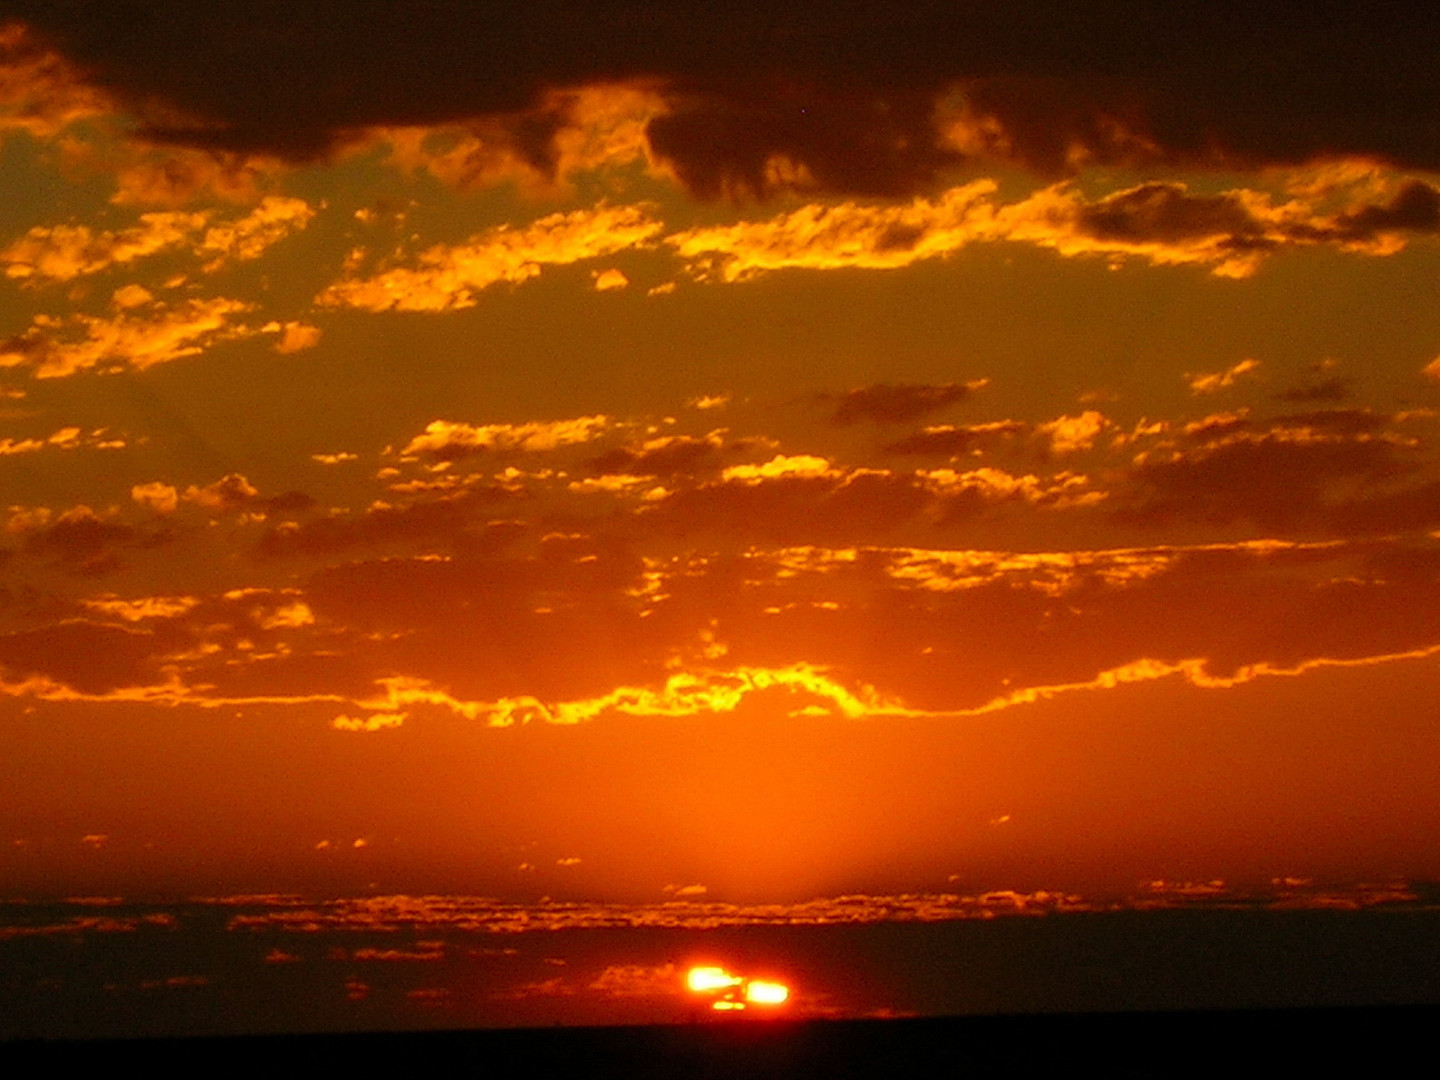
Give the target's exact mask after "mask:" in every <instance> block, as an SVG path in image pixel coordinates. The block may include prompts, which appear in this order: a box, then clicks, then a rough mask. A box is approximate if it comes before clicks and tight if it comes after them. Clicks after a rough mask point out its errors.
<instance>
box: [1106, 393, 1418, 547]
mask: <svg viewBox="0 0 1440 1080" xmlns="http://www.w3.org/2000/svg"><path fill="white" fill-rule="evenodd" d="M1390 420H1391V418H1388V417H1383V416H1379V415H1376V414H1373V413H1370V412H1368V411H1366V410H1349V409H1339V410H1327V411H1322V412H1317V413H1297V414H1290V415H1288V416H1282V417H1276V418H1274V419H1273V420H1272V421H1270V422H1269V423H1268V424H1267V425H1260V424H1257V423H1254V422H1252V421H1250V420H1248V419H1246V418H1245V417H1244V416H1234V415H1220V416H1216V417H1209V418H1207V419H1206V420H1204V421H1201V422H1197V423H1196V424H1192V425H1190V427H1189V428H1187V435H1188V436H1189V438H1190V439H1191V440H1192V441H1193V442H1196V443H1198V444H1199V445H1196V446H1192V447H1187V448H1183V449H1182V448H1178V447H1171V448H1159V449H1157V450H1155V451H1152V452H1147V453H1144V454H1141V455H1139V456H1138V457H1137V459H1136V463H1135V465H1134V467H1133V468H1132V469H1131V470H1130V474H1129V481H1130V489H1129V491H1128V492H1127V494H1126V496H1125V497H1124V498H1123V499H1121V500H1120V502H1119V504H1118V505H1117V512H1118V513H1120V514H1121V515H1122V516H1124V517H1132V516H1133V517H1134V518H1135V519H1136V520H1140V521H1147V522H1150V523H1158V522H1162V521H1202V522H1208V523H1211V524H1225V523H1234V522H1239V521H1249V522H1252V523H1254V524H1255V525H1258V526H1259V527H1261V528H1264V529H1273V530H1279V531H1281V532H1282V533H1283V532H1284V531H1286V530H1291V529H1297V528H1298V529H1305V528H1316V527H1328V528H1332V529H1333V528H1339V527H1343V529H1344V531H1346V532H1349V531H1352V530H1355V529H1357V528H1359V529H1360V530H1361V531H1364V529H1365V526H1364V525H1363V524H1362V523H1363V522H1364V521H1365V519H1366V517H1367V516H1368V515H1367V514H1366V513H1365V508H1366V507H1369V508H1370V510H1371V511H1374V512H1375V513H1381V511H1382V510H1383V509H1384V508H1385V507H1387V506H1388V507H1390V510H1389V513H1396V512H1400V508H1401V505H1402V504H1403V503H1405V502H1407V501H1413V500H1415V499H1418V500H1420V501H1419V502H1414V505H1410V506H1407V507H1406V508H1405V509H1404V511H1403V513H1402V514H1401V516H1402V518H1406V519H1408V523H1407V524H1406V527H1410V528H1414V527H1420V526H1423V525H1424V523H1426V522H1440V511H1436V510H1434V509H1433V508H1432V510H1431V511H1430V512H1428V513H1426V512H1424V510H1423V509H1422V506H1421V502H1423V497H1424V496H1423V493H1424V492H1425V491H1427V490H1428V488H1427V487H1426V486H1424V485H1422V486H1418V487H1415V486H1412V483H1411V482H1412V480H1413V478H1414V476H1415V473H1416V468H1417V463H1416V461H1415V459H1414V455H1413V451H1412V448H1411V444H1412V443H1413V440H1412V439H1410V438H1408V437H1406V436H1404V435H1401V434H1398V433H1394V432H1388V431H1382V430H1381V428H1383V427H1385V426H1386V425H1387V424H1388V423H1389V422H1390ZM1407 490H1409V491H1410V492H1411V496H1410V497H1409V498H1408V499H1407V498H1406V497H1405V496H1404V492H1405V491H1407ZM1397 499H1398V500H1400V501H1399V502H1397V501H1396V500H1397ZM1384 516H1385V514H1381V517H1380V518H1376V519H1375V524H1379V522H1380V521H1381V520H1382V519H1383V518H1384ZM1395 524H1399V522H1398V521H1397V522H1395Z"/></svg>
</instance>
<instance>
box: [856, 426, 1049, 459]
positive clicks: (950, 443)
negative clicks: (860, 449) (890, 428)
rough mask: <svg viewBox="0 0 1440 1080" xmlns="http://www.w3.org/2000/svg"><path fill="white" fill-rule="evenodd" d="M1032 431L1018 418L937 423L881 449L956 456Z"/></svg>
mask: <svg viewBox="0 0 1440 1080" xmlns="http://www.w3.org/2000/svg"><path fill="white" fill-rule="evenodd" d="M1029 431H1030V425H1029V424H1026V423H1022V422H1021V421H1019V420H994V421H991V422H989V423H985V424H970V425H968V426H966V427H955V426H953V425H950V424H937V425H935V426H932V427H927V428H925V430H924V431H922V432H920V433H919V434H916V435H907V436H905V437H904V438H903V439H897V440H896V441H895V442H893V443H888V444H887V445H886V446H884V447H883V448H882V449H883V450H884V451H885V452H886V453H888V454H901V455H905V456H914V457H927V456H928V457H955V456H958V455H960V454H970V453H979V452H980V451H982V450H985V449H988V448H989V447H991V446H994V445H996V444H998V443H1001V442H1004V441H1005V440H1007V439H1010V438H1013V437H1015V436H1019V435H1024V434H1026V433H1028V432H1029Z"/></svg>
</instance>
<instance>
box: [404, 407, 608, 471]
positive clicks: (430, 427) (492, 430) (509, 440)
mask: <svg viewBox="0 0 1440 1080" xmlns="http://www.w3.org/2000/svg"><path fill="white" fill-rule="evenodd" d="M612 426H614V421H613V420H612V419H611V418H610V417H608V416H604V415H602V414H596V415H594V416H578V417H576V418H575V419H573V420H548V421H547V420H536V421H529V422H526V423H521V424H483V425H479V426H475V425H472V424H464V423H455V422H452V421H449V420H432V421H431V422H430V423H429V424H427V425H425V432H424V434H421V435H417V436H415V437H414V438H413V439H411V440H410V441H409V442H408V443H406V444H405V447H404V449H403V450H401V451H400V453H401V456H402V457H429V458H439V459H442V460H453V459H455V458H459V457H465V456H468V455H470V454H474V453H479V452H481V451H485V450H515V451H522V452H529V451H542V450H554V449H556V448H557V447H561V446H570V445H573V444H575V443H583V442H589V441H591V440H592V439H597V438H599V437H600V436H601V435H603V434H605V432H607V431H608V430H610V428H611V427H612Z"/></svg>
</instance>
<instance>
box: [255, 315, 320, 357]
mask: <svg viewBox="0 0 1440 1080" xmlns="http://www.w3.org/2000/svg"><path fill="white" fill-rule="evenodd" d="M261 330H279V331H280V340H279V341H277V342H276V343H275V346H274V348H275V351H276V352H277V353H279V354H280V355H281V356H289V355H290V354H291V353H297V352H302V351H303V350H305V349H313V348H314V347H315V346H316V345H319V344H320V338H321V336H322V335H321V332H320V328H319V327H318V326H310V325H309V324H308V323H302V322H287V323H279V324H273V323H271V324H267V325H265V326H263V327H261Z"/></svg>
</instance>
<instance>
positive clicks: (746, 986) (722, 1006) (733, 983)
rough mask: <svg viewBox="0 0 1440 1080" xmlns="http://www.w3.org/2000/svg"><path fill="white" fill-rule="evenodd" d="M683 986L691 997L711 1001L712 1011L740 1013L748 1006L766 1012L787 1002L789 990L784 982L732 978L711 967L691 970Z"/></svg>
mask: <svg viewBox="0 0 1440 1080" xmlns="http://www.w3.org/2000/svg"><path fill="white" fill-rule="evenodd" d="M685 985H686V986H687V987H688V988H689V990H690V992H691V993H692V994H699V995H702V996H705V997H709V998H711V1001H710V1008H711V1009H713V1010H714V1011H716V1012H743V1011H745V1010H747V1009H750V1008H751V1007H759V1008H760V1009H762V1010H770V1009H776V1008H779V1007H780V1006H783V1005H784V1004H785V1003H786V1002H787V1001H789V1000H790V988H789V987H788V986H786V985H785V984H784V983H781V982H775V981H773V980H770V979H752V978H749V977H747V976H744V975H734V974H732V973H731V972H729V971H727V970H725V969H724V968H722V967H716V966H714V965H702V966H699V967H692V968H691V969H690V971H689V972H688V973H687V974H686V976H685Z"/></svg>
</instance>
